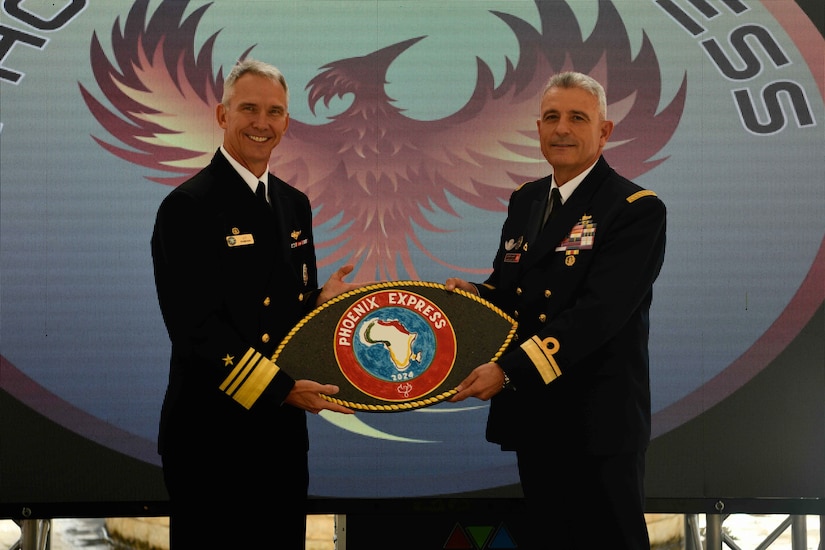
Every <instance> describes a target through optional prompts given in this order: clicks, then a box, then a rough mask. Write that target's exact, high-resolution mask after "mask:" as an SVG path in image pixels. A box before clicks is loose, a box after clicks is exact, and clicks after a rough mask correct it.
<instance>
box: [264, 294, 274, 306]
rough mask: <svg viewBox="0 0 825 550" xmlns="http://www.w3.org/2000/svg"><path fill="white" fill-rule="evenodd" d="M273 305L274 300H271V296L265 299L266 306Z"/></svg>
mask: <svg viewBox="0 0 825 550" xmlns="http://www.w3.org/2000/svg"><path fill="white" fill-rule="evenodd" d="M271 303H272V300H270V299H269V296H267V297H266V298H264V306H269V304H271Z"/></svg>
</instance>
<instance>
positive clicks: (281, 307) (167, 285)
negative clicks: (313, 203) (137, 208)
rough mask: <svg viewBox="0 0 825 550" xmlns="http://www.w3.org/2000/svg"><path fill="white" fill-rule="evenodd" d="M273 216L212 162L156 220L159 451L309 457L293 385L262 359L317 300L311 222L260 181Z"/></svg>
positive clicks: (221, 163) (305, 210)
mask: <svg viewBox="0 0 825 550" xmlns="http://www.w3.org/2000/svg"><path fill="white" fill-rule="evenodd" d="M269 187H270V196H271V197H272V198H273V201H272V202H273V204H274V207H273V210H274V211H272V210H270V209H269V207H268V206H267V205H266V204H264V203H263V201H261V200H260V199H258V198H257V197H256V196H255V195H254V193H252V192H251V191H250V189H249V186H248V185H247V184H246V182H244V180H243V179H242V178H241V177H240V175H239V174H238V173H237V172H236V171H235V170H234V168H232V166H231V165H230V164H229V162H228V161H227V160H226V158H224V156H223V154H221V152H220V151H218V152H217V153H216V154H215V156H214V157H213V159H212V162H211V163H210V164H209V166H207V167H206V168H204V169H203V170H202V171H200V172H199V173H198V174H196V175H195V176H194V177H192V178H191V179H190V180H188V181H186V182H184V183H183V184H181V185H180V186H179V187H177V188H176V189H174V190H173V191H172V192H171V193H170V194H169V195H168V196H167V197H166V199H164V201H163V202H162V204H161V206H160V208H159V209H158V214H157V220H156V223H155V230H154V234H153V236H152V257H153V261H154V269H155V283H156V287H157V292H158V299H159V303H160V308H161V312H162V314H163V319H164V322H165V324H166V328H167V330H168V332H169V337H170V339H171V342H172V357H171V365H170V374H169V384H168V388H167V392H166V397H165V399H164V403H163V408H162V411H161V424H160V434H159V441H158V444H159V451H160V452H161V454H164V453H166V452H170V451H173V450H175V449H189V450H190V451H193V450H194V449H195V448H196V449H199V450H200V451H203V452H209V449H210V448H214V449H228V448H234V449H235V450H236V451H237V456H238V458H241V456H242V455H243V453H244V450H245V449H250V447H253V448H255V447H258V446H260V448H256V451H255V452H259V451H260V450H261V449H264V450H266V449H268V450H269V452H277V451H278V446H279V445H290V446H291V447H290V448H291V449H292V450H296V448H297V450H298V452H301V451H306V449H307V447H308V436H307V428H306V416H305V413H304V411H302V410H300V409H297V408H294V407H291V406H288V405H282V402H283V400H284V398H285V397H286V395H287V394H288V393H289V391H290V390H291V389H292V386H293V385H294V380H293V379H292V378H290V377H289V376H288V375H287V374H286V373H285V372H283V371H281V370H280V369H279V368H278V367H277V365H275V364H274V363H273V362H272V361H271V360H270V358H271V357H272V354H273V352H274V351H275V349H276V347H277V346H278V344H279V343H280V342H281V340H282V339H283V338H284V337H285V336H286V335H287V333H288V332H289V330H290V329H291V328H292V327H293V326H294V325H295V324H296V323H297V322H298V321H300V320H301V318H302V317H303V316H304V315H305V314H306V313H308V312H309V311H310V310H311V309H312V308H313V306H314V303H315V299H316V298H317V294H318V290H317V289H318V283H317V273H316V264H315V249H314V243H313V238H312V213H311V209H310V204H309V199H308V198H307V197H306V195H304V194H303V193H302V192H300V191H298V190H297V189H295V188H293V187H291V186H289V185H288V184H287V183H285V182H284V181H282V180H280V179H278V178H276V177H275V176H273V175H272V174H269Z"/></svg>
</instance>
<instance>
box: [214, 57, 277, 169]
mask: <svg viewBox="0 0 825 550" xmlns="http://www.w3.org/2000/svg"><path fill="white" fill-rule="evenodd" d="M216 114H217V119H218V124H219V125H220V127H221V128H223V130H224V138H223V146H224V148H225V149H226V150H227V151H228V152H229V154H230V155H232V157H233V158H234V159H235V160H237V161H238V162H239V163H241V164H242V165H243V166H245V167H246V168H247V169H248V170H249V171H250V172H252V173H253V174H254V175H255V176H260V175H262V174H263V173H264V172H265V171H266V170H267V167H268V165H269V155H270V154H271V153H272V150H273V149H274V148H275V146H277V145H278V143H279V142H280V141H281V137H283V135H284V133H285V132H286V129H287V128H288V127H289V112H288V111H287V99H286V90H284V88H283V86H281V84H280V83H277V82H273V81H272V80H270V79H268V78H266V77H263V76H259V75H256V74H250V73H247V74H245V75H243V76H241V77H240V78H239V79H238V80H237V81H236V82H235V87H234V91H233V93H232V96H231V97H230V98H229V101H228V104H227V105H224V104H219V105H218V107H217V112H216Z"/></svg>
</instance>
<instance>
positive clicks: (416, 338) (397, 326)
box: [352, 307, 436, 382]
mask: <svg viewBox="0 0 825 550" xmlns="http://www.w3.org/2000/svg"><path fill="white" fill-rule="evenodd" d="M352 351H353V354H354V355H355V359H356V360H357V361H358V363H359V364H360V365H361V367H362V368H363V369H364V370H365V371H366V372H367V373H369V374H370V375H372V376H374V377H375V378H378V379H379V380H383V381H386V382H403V381H405V380H413V379H414V378H416V377H418V376H420V375H421V374H423V373H424V372H425V371H426V370H427V369H428V368H429V367H430V365H431V364H432V361H433V358H434V357H435V352H436V337H435V333H434V332H433V329H432V327H431V326H430V324H429V323H428V322H427V320H426V319H425V318H424V317H422V316H421V315H419V314H418V313H416V312H415V311H412V310H409V309H405V308H400V307H385V308H382V309H380V310H378V311H374V312H372V313H370V314H368V315H366V316H365V317H364V318H363V319H361V321H360V322H359V323H358V326H357V328H356V337H354V338H353V339H352Z"/></svg>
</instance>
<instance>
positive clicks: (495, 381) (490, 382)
mask: <svg viewBox="0 0 825 550" xmlns="http://www.w3.org/2000/svg"><path fill="white" fill-rule="evenodd" d="M503 385H504V371H503V370H501V367H499V366H498V363H484V364H483V365H480V366H478V367H476V368H475V369H473V371H472V372H471V373H470V374H469V375H468V376H467V378H465V379H464V380H462V381H461V383H460V384H459V385H458V386H456V388H455V389H456V390H458V393H456V394H455V395H454V396H452V397H451V398H450V399H449V401H450V402H452V403H457V402H459V401H464V400H465V399H467V398H468V397H476V398H478V399H481V400H482V401H487V400H488V399H490V398H491V397H493V396H494V395H496V394H497V393H498V392H500V391H501V388H502V386H503Z"/></svg>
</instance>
